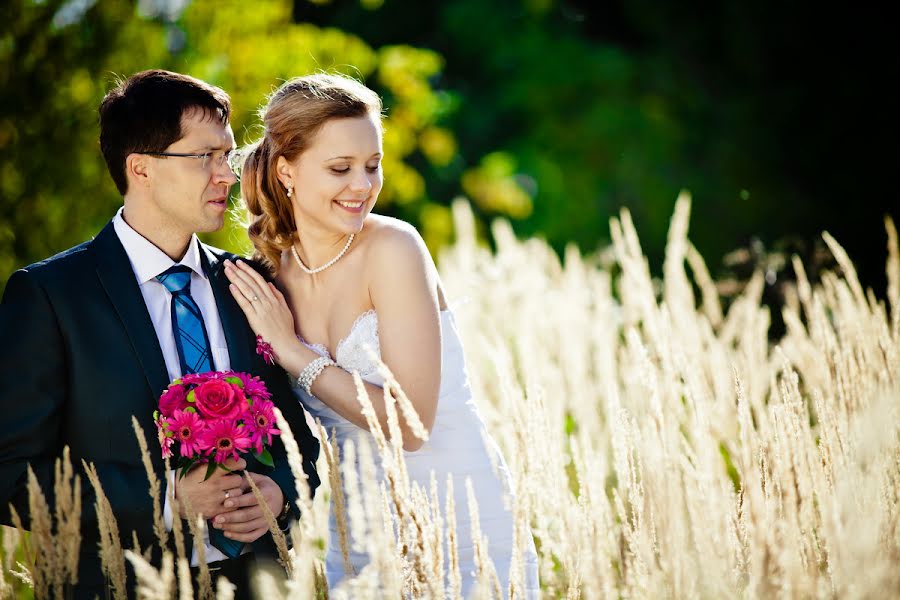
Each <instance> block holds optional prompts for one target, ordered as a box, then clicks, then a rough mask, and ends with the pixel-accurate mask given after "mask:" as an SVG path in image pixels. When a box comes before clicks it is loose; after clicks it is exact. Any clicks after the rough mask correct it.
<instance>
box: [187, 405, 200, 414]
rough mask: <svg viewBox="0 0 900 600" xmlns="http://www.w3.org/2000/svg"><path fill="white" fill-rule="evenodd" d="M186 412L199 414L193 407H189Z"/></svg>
mask: <svg viewBox="0 0 900 600" xmlns="http://www.w3.org/2000/svg"><path fill="white" fill-rule="evenodd" d="M184 412H189V413H195V412H197V409H196V408H194V407H193V406H188V407H186V408H185V409H184Z"/></svg>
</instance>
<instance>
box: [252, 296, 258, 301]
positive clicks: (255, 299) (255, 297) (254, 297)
mask: <svg viewBox="0 0 900 600" xmlns="http://www.w3.org/2000/svg"><path fill="white" fill-rule="evenodd" d="M257 300H259V296H253V297H252V298H250V302H256V301H257Z"/></svg>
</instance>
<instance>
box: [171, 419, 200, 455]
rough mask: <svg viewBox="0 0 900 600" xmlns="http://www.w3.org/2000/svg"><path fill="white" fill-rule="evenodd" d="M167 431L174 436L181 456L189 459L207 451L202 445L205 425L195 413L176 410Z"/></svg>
mask: <svg viewBox="0 0 900 600" xmlns="http://www.w3.org/2000/svg"><path fill="white" fill-rule="evenodd" d="M169 429H170V430H171V431H172V434H173V435H174V436H175V440H176V441H177V442H178V445H179V448H180V450H181V455H182V456H186V457H188V458H190V457H191V456H194V455H196V454H201V453H202V452H205V451H206V450H208V449H209V447H208V446H206V445H204V444H203V436H202V434H203V431H204V429H206V425H205V424H204V423H203V420H202V419H201V418H200V416H199V415H198V414H197V413H195V412H188V411H183V410H176V411H175V414H174V415H173V416H172V419H171V421H170V423H169Z"/></svg>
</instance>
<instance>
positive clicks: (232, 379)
mask: <svg viewBox="0 0 900 600" xmlns="http://www.w3.org/2000/svg"><path fill="white" fill-rule="evenodd" d="M225 381H227V382H228V383H230V384H231V385H236V386H238V387H239V388H241V389H244V382H243V381H241V378H240V377H226V378H225Z"/></svg>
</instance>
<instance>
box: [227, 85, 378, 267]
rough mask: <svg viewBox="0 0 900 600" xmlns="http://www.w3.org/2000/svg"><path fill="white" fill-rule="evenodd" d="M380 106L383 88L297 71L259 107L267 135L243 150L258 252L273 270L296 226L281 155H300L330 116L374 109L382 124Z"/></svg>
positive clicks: (244, 188) (244, 191) (251, 231)
mask: <svg viewBox="0 0 900 600" xmlns="http://www.w3.org/2000/svg"><path fill="white" fill-rule="evenodd" d="M381 111H382V105H381V99H380V98H379V97H378V94H376V93H375V92H373V91H372V90H370V89H369V88H367V87H366V86H364V85H363V84H361V83H359V82H358V81H356V80H355V79H350V78H349V77H345V76H343V75H333V74H324V73H320V74H316V75H307V76H305V77H297V78H295V79H291V80H290V81H288V82H286V83H284V84H283V85H282V86H281V87H279V88H278V89H277V90H275V92H274V93H273V94H272V95H271V96H270V97H269V101H268V103H267V104H266V106H265V107H264V108H263V109H262V110H261V111H260V117H261V118H262V121H263V127H264V133H263V137H262V139H260V140H258V141H257V142H255V143H254V144H252V145H251V146H249V147H248V148H247V149H246V150H244V151H243V152H242V154H243V155H245V158H244V161H243V165H242V166H241V168H240V172H241V196H242V198H243V201H244V204H245V206H246V208H247V212H248V213H249V223H248V227H247V232H248V235H249V236H250V241H251V242H253V247H254V248H255V249H256V254H255V256H254V258H255V259H256V260H259V261H260V262H262V263H263V264H265V265H266V267H268V269H269V270H270V271H271V272H272V274H277V273H278V268H279V264H280V261H281V253H282V252H283V251H284V250H286V249H288V248H290V247H291V244H293V236H294V232H295V231H296V226H295V222H294V215H293V209H292V207H291V199H290V198H288V197H287V190H285V188H284V186H283V185H282V184H281V182H280V181H279V180H278V177H277V175H276V170H275V167H276V165H277V161H278V157H279V156H283V157H284V158H285V159H286V160H288V161H293V160H294V159H296V158H297V157H298V156H299V155H300V154H302V153H303V152H304V151H305V150H306V149H307V148H309V146H310V144H311V143H312V140H313V138H314V137H315V135H316V133H318V132H319V130H320V129H321V128H322V126H323V125H324V124H325V123H326V122H328V121H329V120H331V119H342V118H348V117H349V118H355V117H364V116H367V115H372V116H373V117H374V118H375V120H376V122H377V123H379V124H380V123H381ZM301 185H302V182H301Z"/></svg>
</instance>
